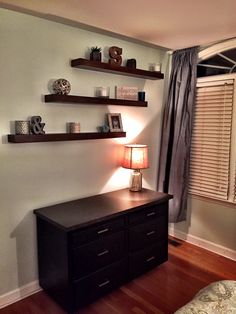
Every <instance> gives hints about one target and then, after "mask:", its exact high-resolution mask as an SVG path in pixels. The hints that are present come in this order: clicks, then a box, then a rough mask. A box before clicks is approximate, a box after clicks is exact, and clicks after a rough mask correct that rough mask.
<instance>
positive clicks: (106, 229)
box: [97, 228, 109, 234]
mask: <svg viewBox="0 0 236 314" xmlns="http://www.w3.org/2000/svg"><path fill="white" fill-rule="evenodd" d="M107 231H109V229H108V228H105V229H102V230H99V231H98V232H97V233H98V234H102V233H105V232H107Z"/></svg>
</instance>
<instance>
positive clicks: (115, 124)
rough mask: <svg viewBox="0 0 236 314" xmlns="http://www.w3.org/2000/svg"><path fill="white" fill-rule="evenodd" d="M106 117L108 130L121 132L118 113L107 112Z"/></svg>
mask: <svg viewBox="0 0 236 314" xmlns="http://www.w3.org/2000/svg"><path fill="white" fill-rule="evenodd" d="M107 117H108V125H109V128H110V132H122V131H123V125H122V120H121V114H120V113H108V114H107Z"/></svg>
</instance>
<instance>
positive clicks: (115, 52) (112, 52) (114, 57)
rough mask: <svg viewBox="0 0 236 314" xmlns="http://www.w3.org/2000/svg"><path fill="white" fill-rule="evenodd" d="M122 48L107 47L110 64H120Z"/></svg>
mask: <svg viewBox="0 0 236 314" xmlns="http://www.w3.org/2000/svg"><path fill="white" fill-rule="evenodd" d="M121 54H122V48H119V47H116V46H112V47H110V48H109V56H110V59H109V64H111V65H121V63H122V57H121Z"/></svg>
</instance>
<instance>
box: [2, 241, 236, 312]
mask: <svg viewBox="0 0 236 314" xmlns="http://www.w3.org/2000/svg"><path fill="white" fill-rule="evenodd" d="M178 242H179V243H180V245H179V246H173V245H169V260H168V262H166V263H164V264H162V265H160V266H159V267H156V268H155V269H153V270H152V271H150V272H148V273H146V274H144V275H142V276H140V277H139V278H136V279H135V280H133V281H131V282H129V283H127V284H126V285H124V286H122V287H120V288H119V289H117V290H115V291H113V292H112V293H110V294H108V295H106V296H105V297H103V298H101V299H99V300H98V301H97V302H95V303H93V304H91V305H89V306H87V307H85V308H82V309H80V310H79V312H78V313H79V314H173V313H174V312H175V311H176V310H177V309H178V308H180V307H181V306H183V305H184V304H186V303H187V302H188V301H190V300H191V299H192V297H193V296H194V295H195V294H196V293H197V292H198V291H199V290H200V289H201V288H203V287H205V286H206V285H208V284H209V283H211V282H214V281H218V280H224V279H231V280H236V262H235V261H232V260H229V259H227V258H224V257H222V256H219V255H217V254H214V253H212V252H209V251H207V250H204V249H202V248H199V247H197V246H194V245H191V244H189V243H187V242H184V241H180V240H178ZM0 314H65V312H64V311H63V310H62V309H61V308H60V307H59V306H58V305H57V304H56V303H55V302H54V301H53V300H51V298H49V297H48V296H47V295H46V294H45V293H44V292H43V291H40V292H38V293H36V294H34V295H31V296H30V297H28V298H26V299H24V300H21V301H19V302H16V303H14V304H12V305H9V306H7V307H5V308H3V309H1V310H0Z"/></svg>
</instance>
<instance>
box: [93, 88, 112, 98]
mask: <svg viewBox="0 0 236 314" xmlns="http://www.w3.org/2000/svg"><path fill="white" fill-rule="evenodd" d="M109 92H110V88H109V87H97V88H96V96H97V97H106V98H108V97H109Z"/></svg>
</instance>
